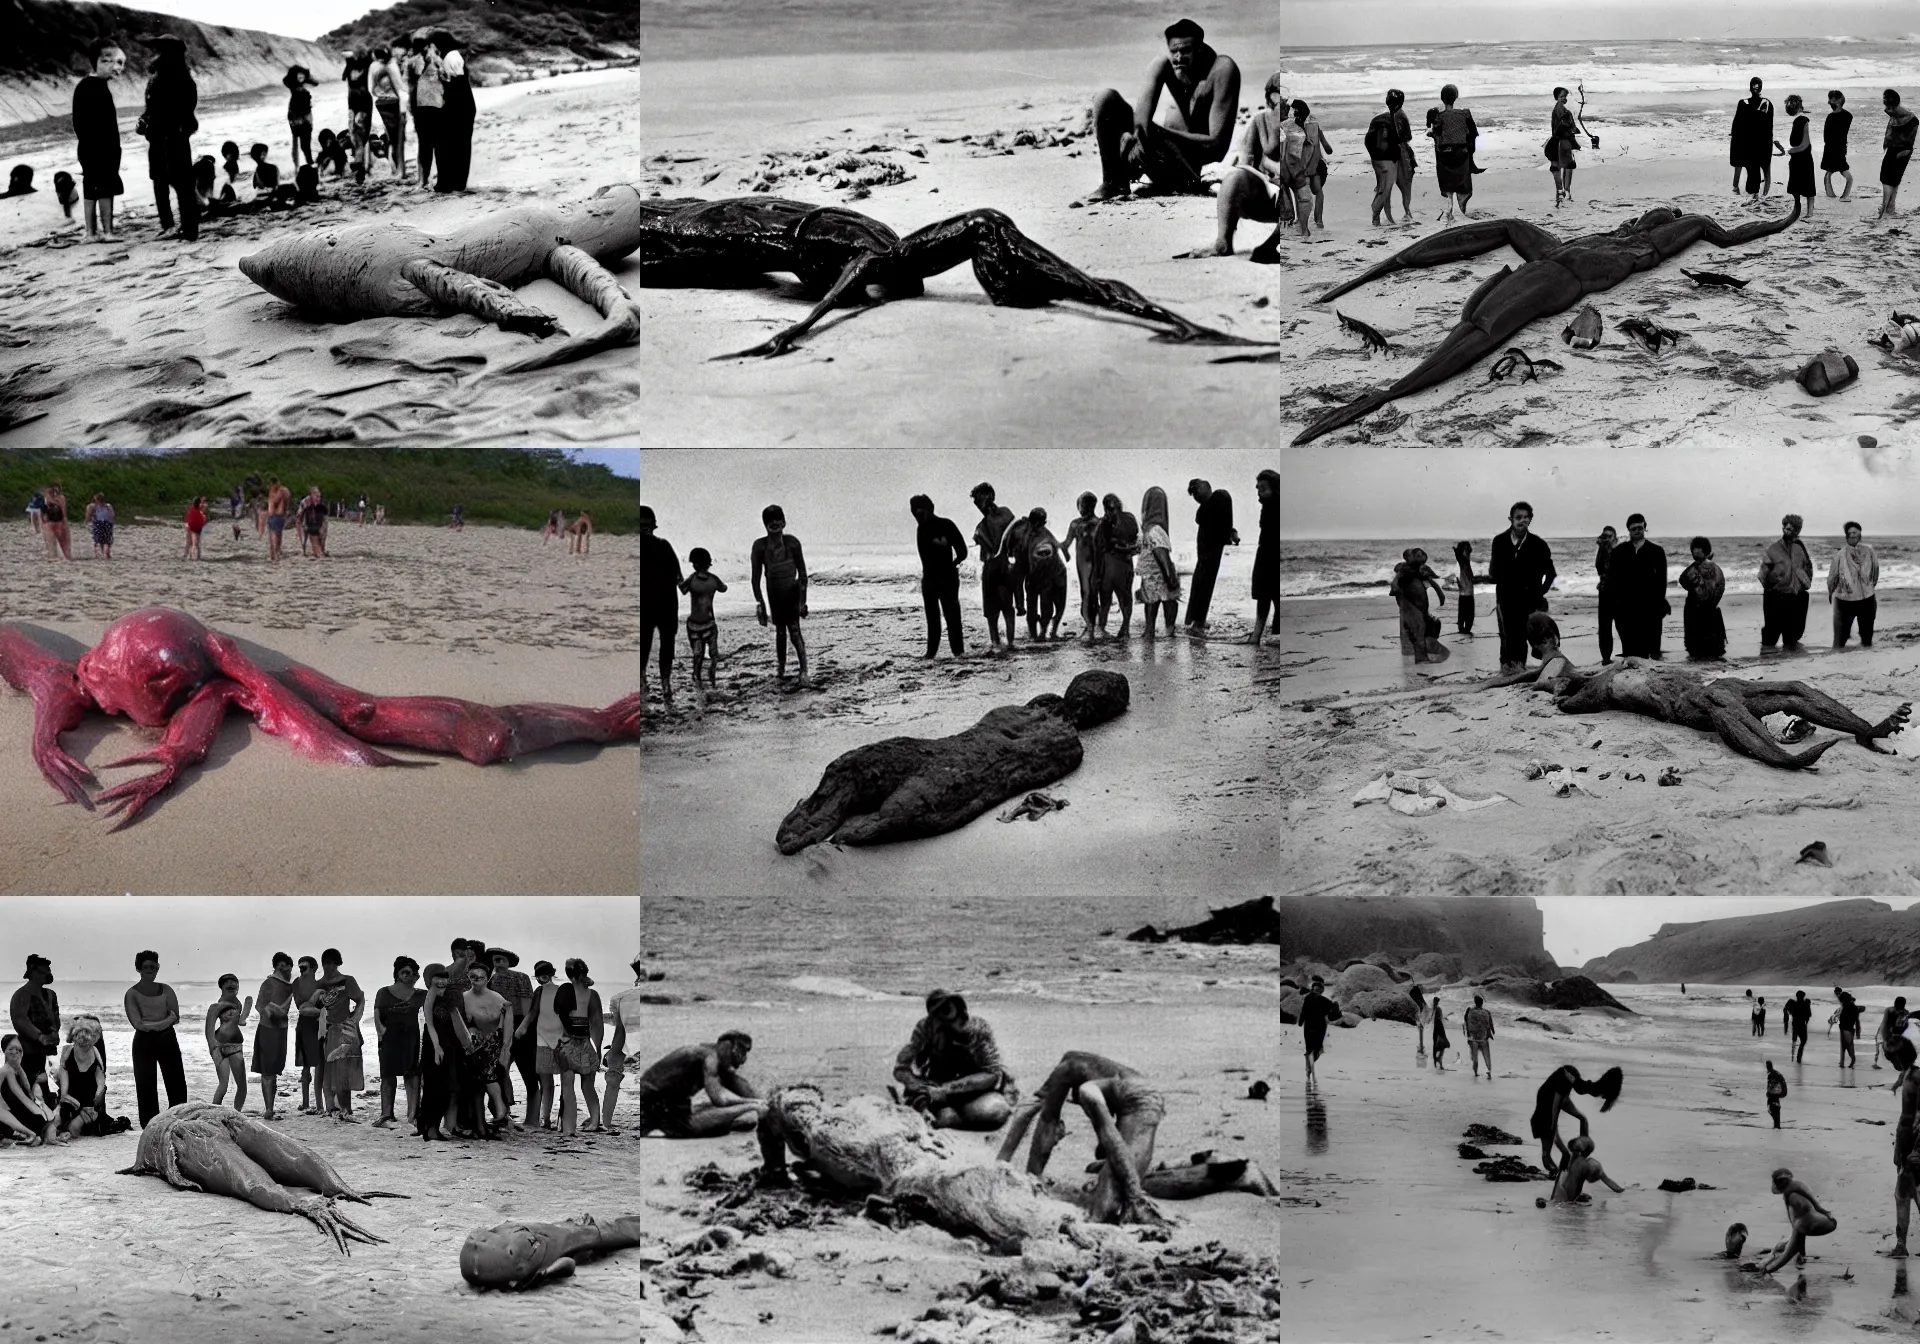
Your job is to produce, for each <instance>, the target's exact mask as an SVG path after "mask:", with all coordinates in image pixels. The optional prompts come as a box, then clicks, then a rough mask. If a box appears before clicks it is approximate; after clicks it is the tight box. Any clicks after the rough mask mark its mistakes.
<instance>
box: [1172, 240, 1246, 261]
mask: <svg viewBox="0 0 1920 1344" xmlns="http://www.w3.org/2000/svg"><path fill="white" fill-rule="evenodd" d="M1232 255H1233V244H1232V243H1215V244H1214V245H1213V246H1212V247H1196V248H1194V249H1193V251H1191V252H1175V253H1174V254H1173V259H1174V260H1175V261H1193V260H1196V259H1198V258H1200V257H1230V256H1232Z"/></svg>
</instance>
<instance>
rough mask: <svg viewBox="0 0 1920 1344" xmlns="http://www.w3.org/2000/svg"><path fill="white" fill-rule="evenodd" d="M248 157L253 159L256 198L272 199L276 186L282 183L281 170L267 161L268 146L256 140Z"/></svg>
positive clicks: (248, 152)
mask: <svg viewBox="0 0 1920 1344" xmlns="http://www.w3.org/2000/svg"><path fill="white" fill-rule="evenodd" d="M247 157H248V158H250V159H252V160H253V195H254V199H255V200H266V201H270V200H272V199H273V191H274V188H275V187H277V186H279V185H280V170H279V168H277V167H275V166H274V165H273V164H271V163H268V162H267V147H266V146H265V145H263V144H261V143H260V142H259V141H257V140H256V141H255V142H254V145H253V148H252V149H250V150H248V151H247Z"/></svg>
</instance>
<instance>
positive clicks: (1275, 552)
mask: <svg viewBox="0 0 1920 1344" xmlns="http://www.w3.org/2000/svg"><path fill="white" fill-rule="evenodd" d="M1253 489H1254V493H1255V494H1256V495H1258V496H1259V498H1260V545H1259V548H1258V549H1257V550H1255V551H1254V553H1253V603H1254V617H1253V633H1252V634H1251V635H1248V636H1247V643H1249V644H1254V645H1258V644H1259V643H1260V641H1261V640H1262V639H1264V638H1265V637H1266V633H1267V614H1268V612H1269V611H1271V612H1272V613H1273V634H1274V639H1275V641H1276V642H1277V641H1278V640H1279V637H1280V610H1279V608H1280V473H1279V472H1277V471H1275V470H1274V469H1273V468H1271V467H1268V468H1267V469H1266V470H1265V471H1262V472H1261V473H1260V474H1259V475H1258V476H1256V477H1254V478H1253Z"/></svg>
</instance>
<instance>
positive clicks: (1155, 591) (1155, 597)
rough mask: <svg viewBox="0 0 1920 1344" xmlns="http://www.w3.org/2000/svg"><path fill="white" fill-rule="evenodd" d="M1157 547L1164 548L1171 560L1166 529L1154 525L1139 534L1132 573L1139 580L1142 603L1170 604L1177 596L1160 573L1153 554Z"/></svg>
mask: <svg viewBox="0 0 1920 1344" xmlns="http://www.w3.org/2000/svg"><path fill="white" fill-rule="evenodd" d="M1157 547H1165V548H1166V552H1167V558H1168V559H1169V560H1171V559H1172V558H1173V542H1172V541H1170V540H1169V539H1168V537H1167V529H1166V528H1164V527H1162V526H1160V524H1158V523H1155V524H1153V525H1152V526H1151V527H1149V528H1147V529H1146V530H1145V531H1144V532H1142V533H1141V536H1140V547H1139V549H1138V550H1136V551H1135V552H1134V558H1133V571H1134V573H1135V574H1137V575H1138V576H1139V578H1140V594H1141V600H1142V601H1146V602H1171V601H1173V600H1174V599H1175V598H1176V597H1178V596H1179V594H1178V592H1177V591H1176V590H1175V589H1173V588H1170V587H1168V586H1167V579H1166V575H1164V574H1162V573H1161V572H1160V563H1159V561H1158V560H1156V559H1155V558H1154V554H1153V552H1154V550H1155V548H1157ZM1177 572H1178V571H1177V570H1176V573H1177Z"/></svg>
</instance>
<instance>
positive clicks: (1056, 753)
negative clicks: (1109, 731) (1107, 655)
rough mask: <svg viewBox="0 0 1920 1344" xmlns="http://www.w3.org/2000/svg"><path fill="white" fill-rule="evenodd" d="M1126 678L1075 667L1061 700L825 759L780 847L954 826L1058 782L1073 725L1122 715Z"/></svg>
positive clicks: (1042, 698)
mask: <svg viewBox="0 0 1920 1344" xmlns="http://www.w3.org/2000/svg"><path fill="white" fill-rule="evenodd" d="M1129 694H1130V692H1129V688H1128V685H1127V679H1126V678H1125V677H1123V676H1121V675H1120V674H1119V673H1118V672H1082V673H1081V674H1080V675H1079V676H1077V677H1075V678H1074V679H1073V680H1072V681H1071V682H1069V683H1068V685H1067V693H1066V695H1065V696H1064V697H1062V696H1058V695H1039V696H1035V697H1034V698H1033V699H1032V700H1029V701H1028V702H1027V703H1026V704H1024V705H1005V706H1002V707H1000V708H998V709H991V710H988V711H987V713H986V714H985V715H984V716H983V717H982V718H981V720H980V722H978V723H976V724H975V725H974V726H973V727H971V728H969V729H967V730H966V731H965V732H960V733H955V734H954V735H953V736H952V737H936V738H925V737H890V738H887V739H886V740H885V741H883V742H874V743H871V744H869V745H867V746H864V747H856V748H854V749H853V750H852V751H849V752H847V753H846V754H845V755H843V756H840V757H837V758H835V759H834V760H833V761H832V762H830V763H829V764H828V765H827V768H826V771H825V772H824V773H823V774H822V775H821V777H820V784H819V787H817V788H816V789H814V791H813V793H812V795H811V796H810V797H808V798H806V799H804V800H802V801H801V802H799V803H797V804H795V806H794V809H793V810H792V811H791V812H789V813H787V815H786V819H785V820H783V821H782V822H781V823H780V832H779V836H778V843H779V846H780V852H781V853H782V854H798V853H799V852H800V851H801V850H803V849H805V848H806V847H807V846H808V845H816V844H819V843H820V842H821V841H823V840H829V839H831V840H834V841H836V842H838V843H841V844H848V845H877V844H884V843H886V842H888V841H892V840H917V839H922V838H924V837H926V836H930V835H942V834H944V833H946V832H947V831H952V830H957V829H959V828H960V827H962V826H964V825H966V824H967V823H968V822H970V821H972V820H973V819H974V818H975V817H977V816H980V815H981V814H982V813H984V812H988V811H991V810H992V809H993V808H995V807H997V806H998V805H999V804H1001V803H1003V802H1005V801H1006V800H1007V799H1009V798H1013V797H1017V796H1019V795H1021V794H1024V793H1026V792H1027V791H1028V790H1030V789H1037V788H1040V787H1042V786H1043V785H1047V784H1051V783H1053V782H1054V781H1055V780H1057V779H1064V778H1065V777H1066V776H1068V775H1070V774H1072V773H1073V772H1074V771H1075V770H1077V769H1078V768H1079V766H1080V761H1081V757H1082V755H1083V754H1084V753H1083V749H1082V747H1081V745H1080V731H1081V730H1082V729H1084V728H1091V727H1093V726H1094V725H1096V724H1101V723H1105V722H1107V721H1108V720H1109V719H1114V718H1118V717H1119V716H1120V715H1122V714H1124V713H1126V712H1127V699H1128V696H1129Z"/></svg>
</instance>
